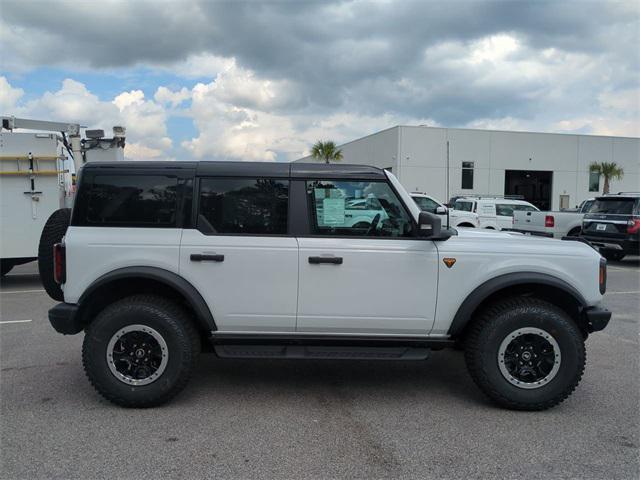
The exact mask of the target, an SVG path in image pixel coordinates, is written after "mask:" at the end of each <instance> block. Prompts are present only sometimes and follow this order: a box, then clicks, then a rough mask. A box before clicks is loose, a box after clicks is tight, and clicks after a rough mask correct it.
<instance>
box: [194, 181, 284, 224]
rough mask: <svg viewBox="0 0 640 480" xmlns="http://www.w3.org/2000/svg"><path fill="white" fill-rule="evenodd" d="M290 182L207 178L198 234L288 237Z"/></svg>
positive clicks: (203, 183)
mask: <svg viewBox="0 0 640 480" xmlns="http://www.w3.org/2000/svg"><path fill="white" fill-rule="evenodd" d="M288 203H289V181H288V180H281V179H271V178H203V179H202V180H201V181H200V193H199V205H198V230H200V231H201V232H202V233H204V234H208V235H225V234H230V235H285V234H286V233H287V209H288Z"/></svg>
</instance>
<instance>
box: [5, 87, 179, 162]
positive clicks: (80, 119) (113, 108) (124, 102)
mask: <svg viewBox="0 0 640 480" xmlns="http://www.w3.org/2000/svg"><path fill="white" fill-rule="evenodd" d="M0 89H1V91H2V97H0V98H1V99H2V102H3V109H4V108H5V107H4V105H5V102H6V103H7V104H8V105H9V107H10V108H12V109H13V110H14V111H13V112H11V113H12V114H14V115H16V116H21V117H26V118H34V119H41V120H52V121H62V122H73V123H79V124H81V125H82V126H86V127H88V128H101V129H104V130H105V134H106V135H109V134H110V132H111V127H113V126H114V125H121V126H125V127H127V147H126V148H125V155H126V156H127V158H131V159H138V158H158V157H162V156H167V155H168V154H169V151H170V149H171V148H172V141H171V138H169V136H168V135H167V126H166V123H167V113H166V111H165V109H164V108H163V106H162V105H160V104H159V103H156V102H154V101H153V100H147V99H145V96H144V93H143V92H142V91H141V90H131V91H128V92H122V93H120V94H119V95H117V96H116V97H115V98H114V99H113V100H111V101H105V100H101V99H100V98H98V96H97V95H95V94H93V93H92V92H91V91H89V90H88V89H87V87H86V86H85V85H84V84H83V83H81V82H78V81H76V80H72V79H69V78H68V79H65V80H64V81H63V82H62V86H61V88H60V89H59V90H56V91H54V92H45V93H44V94H42V96H40V97H38V98H35V99H32V100H29V101H27V102H23V103H20V102H19V99H20V97H21V96H22V90H21V89H16V88H13V87H12V86H11V85H10V84H9V83H8V82H7V81H6V79H5V78H4V77H0ZM5 92H8V93H7V94H5Z"/></svg>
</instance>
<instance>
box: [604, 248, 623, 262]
mask: <svg viewBox="0 0 640 480" xmlns="http://www.w3.org/2000/svg"><path fill="white" fill-rule="evenodd" d="M600 255H602V256H603V257H604V258H606V259H607V260H613V261H614V262H619V261H620V260H622V259H623V258H624V257H625V255H626V254H625V253H624V252H619V251H617V250H607V249H602V250H600Z"/></svg>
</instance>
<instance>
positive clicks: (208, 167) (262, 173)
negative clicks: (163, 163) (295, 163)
mask: <svg viewBox="0 0 640 480" xmlns="http://www.w3.org/2000/svg"><path fill="white" fill-rule="evenodd" d="M196 174H197V175H201V176H210V175H211V176H216V177H254V176H258V177H282V178H288V177H289V164H288V163H284V162H198V168H197V170H196Z"/></svg>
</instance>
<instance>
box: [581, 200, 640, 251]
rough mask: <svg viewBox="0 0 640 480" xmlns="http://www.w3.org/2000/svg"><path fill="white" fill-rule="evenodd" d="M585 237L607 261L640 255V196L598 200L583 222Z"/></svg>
mask: <svg viewBox="0 0 640 480" xmlns="http://www.w3.org/2000/svg"><path fill="white" fill-rule="evenodd" d="M582 237H584V238H586V239H587V240H589V241H590V242H591V244H592V245H594V246H596V247H598V248H599V249H600V254H601V255H602V256H603V257H604V258H606V259H607V260H622V258H623V257H624V256H625V255H640V193H636V192H633V193H626V192H620V193H617V194H614V195H604V196H602V197H598V198H596V199H595V201H594V202H593V204H592V205H591V207H590V208H589V211H588V212H587V213H586V214H585V215H584V218H583V220H582Z"/></svg>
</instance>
